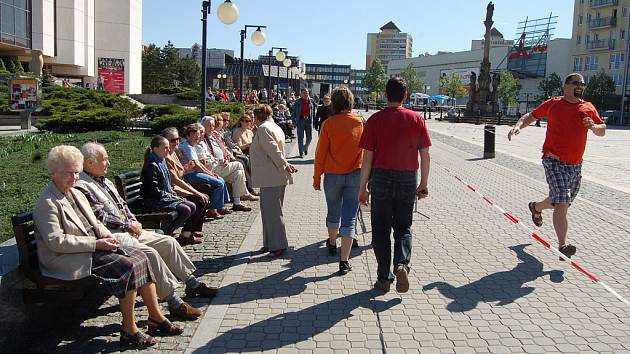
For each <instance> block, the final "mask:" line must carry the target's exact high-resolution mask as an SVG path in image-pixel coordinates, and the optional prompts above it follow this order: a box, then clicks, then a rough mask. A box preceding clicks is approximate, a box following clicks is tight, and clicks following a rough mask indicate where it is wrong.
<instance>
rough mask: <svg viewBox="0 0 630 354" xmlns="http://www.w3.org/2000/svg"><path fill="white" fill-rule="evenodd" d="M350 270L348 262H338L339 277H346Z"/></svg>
mask: <svg viewBox="0 0 630 354" xmlns="http://www.w3.org/2000/svg"><path fill="white" fill-rule="evenodd" d="M351 270H352V266H351V265H350V262H348V261H339V275H346V274H348V272H349V271H351Z"/></svg>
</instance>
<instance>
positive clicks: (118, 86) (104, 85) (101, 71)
mask: <svg viewBox="0 0 630 354" xmlns="http://www.w3.org/2000/svg"><path fill="white" fill-rule="evenodd" d="M96 86H97V89H99V90H106V91H109V92H112V93H125V59H116V58H98V78H97V80H96Z"/></svg>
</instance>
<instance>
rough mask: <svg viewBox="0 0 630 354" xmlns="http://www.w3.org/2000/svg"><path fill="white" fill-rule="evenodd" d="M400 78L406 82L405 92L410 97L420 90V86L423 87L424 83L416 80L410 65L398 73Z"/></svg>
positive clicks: (416, 76)
mask: <svg viewBox="0 0 630 354" xmlns="http://www.w3.org/2000/svg"><path fill="white" fill-rule="evenodd" d="M400 77H402V78H403V79H405V81H407V92H408V93H409V95H411V94H412V93H416V92H420V91H421V90H422V86H423V85H424V83H423V82H422V80H420V79H419V78H418V74H417V73H416V70H415V69H414V68H413V64H412V63H409V65H408V66H407V67H406V68H405V69H404V70H403V71H401V72H400Z"/></svg>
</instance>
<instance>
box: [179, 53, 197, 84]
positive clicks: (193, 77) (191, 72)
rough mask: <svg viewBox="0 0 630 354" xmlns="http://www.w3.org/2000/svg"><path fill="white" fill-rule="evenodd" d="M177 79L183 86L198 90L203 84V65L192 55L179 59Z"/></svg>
mask: <svg viewBox="0 0 630 354" xmlns="http://www.w3.org/2000/svg"><path fill="white" fill-rule="evenodd" d="M177 80H179V82H180V83H181V85H182V86H185V87H189V88H191V89H195V90H198V89H199V88H200V87H201V86H200V85H201V67H200V66H199V64H197V61H196V60H195V59H194V58H191V57H190V56H186V57H185V58H183V59H181V60H180V61H179V64H178V66H177Z"/></svg>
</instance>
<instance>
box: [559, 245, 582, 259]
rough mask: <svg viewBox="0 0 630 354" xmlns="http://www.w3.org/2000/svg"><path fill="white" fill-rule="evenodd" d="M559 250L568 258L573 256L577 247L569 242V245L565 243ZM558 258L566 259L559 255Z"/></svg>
mask: <svg viewBox="0 0 630 354" xmlns="http://www.w3.org/2000/svg"><path fill="white" fill-rule="evenodd" d="M558 251H560V253H562V254H563V255H565V256H566V257H567V258H571V256H573V255H574V254H575V252H576V251H577V248H576V247H575V246H573V245H571V244H568V245H564V246H562V247H560V248H558ZM558 259H560V260H561V261H564V259H562V257H558Z"/></svg>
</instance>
